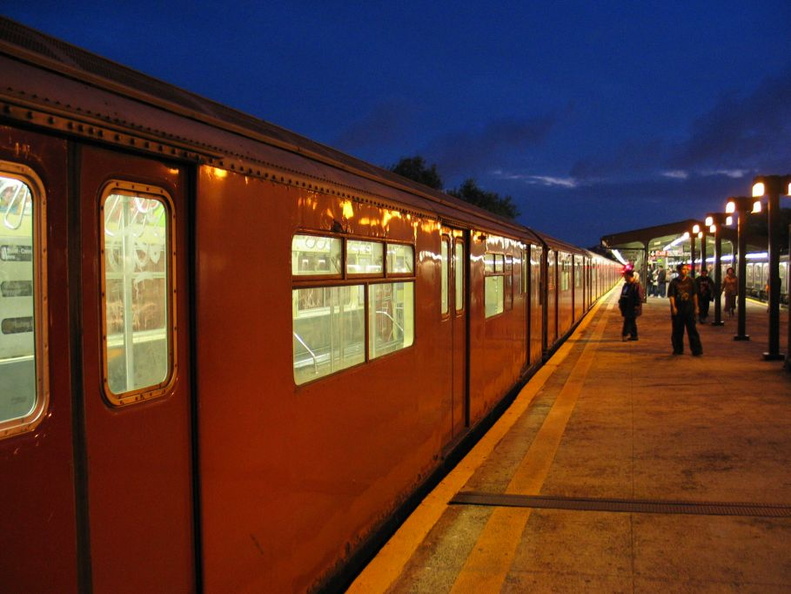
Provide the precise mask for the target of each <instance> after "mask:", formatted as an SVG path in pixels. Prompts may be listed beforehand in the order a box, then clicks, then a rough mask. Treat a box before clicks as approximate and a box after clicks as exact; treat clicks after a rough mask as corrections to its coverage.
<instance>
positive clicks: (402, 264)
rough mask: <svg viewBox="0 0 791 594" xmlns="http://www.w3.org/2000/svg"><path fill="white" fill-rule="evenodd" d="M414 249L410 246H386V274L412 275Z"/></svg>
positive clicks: (397, 244) (396, 244)
mask: <svg viewBox="0 0 791 594" xmlns="http://www.w3.org/2000/svg"><path fill="white" fill-rule="evenodd" d="M414 273H415V249H414V248H413V247H412V246H411V245H403V244H399V243H388V244H387V274H388V275H395V274H414Z"/></svg>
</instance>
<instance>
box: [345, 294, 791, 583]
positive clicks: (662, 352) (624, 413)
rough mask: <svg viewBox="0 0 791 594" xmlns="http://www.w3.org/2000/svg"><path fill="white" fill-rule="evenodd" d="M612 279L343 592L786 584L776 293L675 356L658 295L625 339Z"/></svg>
mask: <svg viewBox="0 0 791 594" xmlns="http://www.w3.org/2000/svg"><path fill="white" fill-rule="evenodd" d="M619 288H620V287H618V288H616V290H614V291H613V292H612V293H610V294H609V295H606V296H605V297H604V298H603V299H602V300H601V301H600V302H599V303H598V304H597V305H596V306H595V307H594V309H593V310H592V311H591V312H590V313H589V315H588V316H587V317H586V318H585V319H584V320H583V322H582V323H581V324H580V325H579V326H578V327H577V329H576V330H575V332H574V333H573V335H572V336H571V337H570V338H569V339H568V340H567V341H566V342H565V343H564V345H563V346H562V347H561V348H560V349H559V350H558V351H557V353H556V354H555V355H554V356H553V357H552V358H551V359H550V360H549V362H548V364H547V365H545V366H544V367H543V368H542V369H541V370H540V371H539V372H538V373H537V374H536V375H535V376H534V377H533V378H532V379H531V380H530V381H529V382H528V383H527V385H526V386H525V387H524V388H523V390H522V391H521V392H520V394H519V395H518V397H517V398H516V400H515V401H514V403H513V404H512V405H511V407H510V408H509V409H508V410H507V411H506V412H505V413H504V414H503V416H502V417H501V418H500V419H499V420H498V422H497V423H496V424H495V425H494V426H493V427H492V429H491V430H490V431H489V432H488V433H487V434H486V435H485V436H484V437H483V438H482V439H481V440H480V441H479V442H478V444H477V445H476V446H475V447H474V448H473V449H472V450H471V451H470V453H469V454H468V455H467V456H466V457H465V458H464V459H463V460H462V461H461V462H460V463H459V464H458V465H457V466H456V467H455V469H454V470H453V471H451V472H450V473H449V474H448V475H447V476H446V477H445V479H444V480H443V481H442V482H441V483H440V484H439V485H438V486H437V488H436V489H435V490H434V491H433V492H431V493H430V494H429V495H428V496H427V497H426V498H425V499H424V501H423V502H422V503H421V504H420V505H419V507H418V508H417V509H416V510H415V512H414V513H413V514H412V515H411V516H410V517H409V518H408V519H407V520H406V521H405V522H404V523H403V525H402V526H401V528H400V529H399V530H398V531H397V533H396V534H395V535H394V536H393V537H392V538H391V539H390V540H389V541H388V542H387V544H386V545H385V546H384V547H383V548H382V549H381V550H380V552H379V553H378V555H377V556H376V557H375V558H374V559H373V560H372V561H371V562H370V563H369V564H368V566H367V567H366V568H365V569H364V570H363V571H362V572H361V574H360V575H359V576H358V577H357V579H356V580H355V581H354V583H353V584H352V585H351V586H350V588H349V589H348V592H353V593H362V592H365V593H366V594H370V593H372V592H388V593H400V592H431V593H432V594H433V593H439V592H454V593H468V592H469V593H475V594H484V593H489V592H745V591H749V592H788V591H791V547H789V546H788V543H789V542H791V479H789V473H788V469H789V467H791V373H788V372H786V371H785V370H784V368H783V366H782V362H778V361H766V360H764V358H763V356H762V354H763V352H764V351H765V350H766V344H767V324H768V322H767V317H768V316H767V313H766V305H765V304H758V303H753V302H748V307H747V310H746V316H747V317H746V324H747V331H748V334H749V335H750V340H748V341H744V340H739V341H736V340H734V335H735V333H736V326H737V321H736V320H737V318H736V317H734V318H729V317H726V318H725V320H724V321H725V324H724V325H721V326H715V325H711V324H698V325H697V328H698V330H699V333H700V336H701V340H702V343H703V356H701V357H693V356H691V354H690V351H689V344H688V342H687V339H686V338H685V355H683V356H674V355H673V354H672V347H671V342H670V333H671V320H670V311H669V309H670V308H669V304H668V301H667V299H664V298H654V297H650V298H649V299H648V302H647V303H646V304H645V305H644V307H643V315H642V316H640V317H639V318H638V321H637V323H638V330H639V340H638V341H627V342H624V341H622V337H621V326H622V318H621V316H620V312H619V310H618V307H617V300H618V295H619ZM712 309H713V307H712ZM787 316H788V312H787V310H783V312H782V313H781V329H782V331H781V335H782V336H785V333H786V332H787V328H788V317H787ZM785 347H786V345H785V344H783V350H785Z"/></svg>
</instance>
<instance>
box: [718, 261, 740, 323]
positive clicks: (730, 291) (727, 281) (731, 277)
mask: <svg viewBox="0 0 791 594" xmlns="http://www.w3.org/2000/svg"><path fill="white" fill-rule="evenodd" d="M738 292H739V279H738V278H736V272H735V271H734V270H733V268H728V270H727V271H726V272H725V278H724V279H722V294H723V295H725V311H727V312H728V316H730V317H733V314H734V312H735V311H736V294H737V293H738Z"/></svg>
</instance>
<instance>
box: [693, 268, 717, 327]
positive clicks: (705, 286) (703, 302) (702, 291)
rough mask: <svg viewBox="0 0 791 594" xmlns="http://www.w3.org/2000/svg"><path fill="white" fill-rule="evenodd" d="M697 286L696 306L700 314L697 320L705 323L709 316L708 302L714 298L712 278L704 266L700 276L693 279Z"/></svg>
mask: <svg viewBox="0 0 791 594" xmlns="http://www.w3.org/2000/svg"><path fill="white" fill-rule="evenodd" d="M695 284H696V285H697V288H698V307H700V316H699V317H698V321H699V322H700V323H701V324H705V323H706V320H707V319H708V317H709V303H711V301H712V300H713V299H714V280H712V278H711V277H710V276H709V271H708V269H707V268H706V267H705V266H704V267H703V268H701V270H700V276H699V277H698V278H696V279H695Z"/></svg>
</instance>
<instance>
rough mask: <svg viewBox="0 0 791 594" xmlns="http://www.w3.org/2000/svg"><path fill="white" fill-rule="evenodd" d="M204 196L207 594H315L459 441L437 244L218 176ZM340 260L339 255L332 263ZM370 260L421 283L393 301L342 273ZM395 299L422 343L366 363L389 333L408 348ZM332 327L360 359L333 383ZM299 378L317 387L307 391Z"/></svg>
mask: <svg viewBox="0 0 791 594" xmlns="http://www.w3.org/2000/svg"><path fill="white" fill-rule="evenodd" d="M198 187H199V192H198V194H199V199H198V202H199V203H198V206H197V229H196V232H197V238H198V239H197V248H198V256H197V257H198V292H197V294H198V301H199V307H198V318H197V324H198V377H199V384H200V393H199V399H200V419H199V427H200V430H199V437H200V452H201V486H202V490H201V493H202V497H201V500H202V504H203V512H202V521H203V536H204V539H203V540H204V548H203V558H204V563H205V566H204V569H205V580H206V587H207V589H209V590H212V589H221V588H230V589H236V588H243V587H251V588H253V589H268V590H281V591H283V590H286V591H293V590H304V589H308V588H310V587H312V586H313V585H314V584H315V582H316V580H318V579H321V576H322V575H323V574H325V573H327V572H329V571H330V570H331V569H332V568H335V567H338V566H340V565H341V564H342V563H343V561H344V559H345V558H346V557H347V556H348V554H349V553H350V552H351V551H354V550H355V549H356V548H357V547H358V546H359V545H360V543H361V542H362V541H363V540H364V539H365V538H366V537H367V536H368V535H369V534H370V533H371V532H372V531H373V530H375V529H376V528H377V527H378V526H379V525H380V524H381V523H382V522H383V521H384V520H385V518H386V517H387V516H388V514H389V513H392V511H393V510H394V509H395V508H396V507H397V506H398V505H399V504H400V503H401V502H403V500H404V498H405V497H406V496H407V494H408V493H410V492H411V491H412V490H413V489H414V488H415V487H416V486H417V485H418V484H419V483H420V482H421V481H422V480H424V479H425V477H426V476H427V475H428V473H430V472H431V470H432V469H433V468H434V467H435V465H436V463H437V460H438V459H439V456H440V452H441V450H442V448H443V445H444V443H445V442H444V440H445V439H446V437H445V436H446V435H447V434H448V433H449V432H450V430H451V428H452V423H453V420H452V418H453V417H452V415H453V411H452V403H451V399H450V394H451V389H450V388H451V369H452V367H451V358H450V349H449V348H448V344H449V343H448V341H449V340H450V336H449V334H448V333H447V332H446V331H444V330H443V329H442V327H441V324H440V321H441V311H440V307H439V297H440V279H441V274H440V272H441V263H440V262H441V243H440V238H441V233H440V226H439V225H438V224H437V223H436V221H430V220H424V219H421V217H420V216H418V215H416V214H407V213H401V212H398V211H396V210H394V209H388V208H387V207H386V206H385V205H381V206H377V205H372V204H364V203H360V202H358V201H354V200H351V199H348V198H343V197H339V196H334V195H331V194H328V193H318V192H312V191H309V190H304V189H301V188H294V187H289V186H286V185H283V184H277V183H273V182H270V181H264V180H260V179H254V178H244V177H243V176H240V175H237V174H233V173H226V172H220V171H216V170H213V169H212V168H209V167H204V168H201V174H200V180H199V186H198ZM284 221H288V222H289V224H284ZM338 242H339V243H338ZM335 243H337V245H339V246H341V245H342V246H345V247H343V248H342V249H341V248H339V249H338V250H337V251H332V248H331V247H330V246H331V245H332V244H335ZM370 243H376V244H379V243H381V244H382V245H383V246H385V247H386V249H388V250H389V249H390V248H391V247H393V246H401V248H398V247H396V248H395V249H396V250H398V249H402V250H403V252H404V253H406V252H409V253H411V252H412V250H413V249H414V268H415V271H414V274H409V273H406V272H401V273H396V276H395V277H392V280H393V282H392V283H391V282H390V280H391V277H388V276H385V273H384V272H376V273H371V274H368V273H367V272H365V271H363V272H360V269H359V268H353V267H356V266H358V265H361V262H360V261H357V262H356V263H352V262H351V261H350V260H349V257H350V255H351V254H352V253H353V251H354V250H357V249H360V248H361V247H363V246H365V245H368V244H370ZM383 249H384V248H383ZM310 250H318V251H316V252H311V251H310ZM319 254H321V256H320V257H319ZM333 254H334V255H333ZM314 256H315V257H314ZM344 258H345V259H344ZM303 259H304V260H305V271H307V272H309V271H312V270H315V271H319V272H321V274H316V275H314V276H310V274H308V275H306V276H300V275H299V274H297V273H296V272H295V271H297V272H299V271H300V270H301V269H302V266H303V263H302V260H303ZM319 260H321V262H319ZM338 262H340V267H335V268H332V267H331V266H336V264H337V263H338ZM344 263H345V264H344ZM313 267H315V268H313ZM387 274H389V273H387ZM403 285H409V287H408V288H405V287H404V286H403ZM391 289H392V290H393V291H395V290H406V291H407V292H409V293H414V295H413V296H411V297H409V298H408V299H407V300H401V301H399V302H398V303H400V304H401V305H402V306H403V307H404V308H407V309H409V310H410V311H412V307H413V306H412V304H414V313H413V314H409V316H408V317H410V319H409V320H408V325H413V326H414V334H415V337H414V341H413V342H412V343H411V344H409V345H407V346H405V348H402V349H400V350H397V351H394V352H390V353H388V354H385V355H383V356H375V355H374V353H373V352H372V351H371V352H369V353H368V354H367V355H365V354H364V353H365V347H364V346H363V345H362V343H359V342H355V340H354V339H353V336H354V335H357V336H359V334H356V333H358V332H361V331H362V329H363V328H367V330H366V332H367V334H366V336H367V340H368V343H369V345H370V344H381V343H380V342H377V341H380V340H381V339H382V336H381V335H380V334H379V332H380V331H381V330H382V329H383V328H386V329H387V332H388V333H393V334H398V333H399V332H400V330H399V329H398V326H401V330H404V323H403V319H400V318H399V317H398V315H397V313H398V307H393V306H394V305H395V301H391V300H390V296H392V295H393V293H391ZM383 295H387V296H388V297H387V299H383V298H382V296H383ZM365 303H368V304H369V305H374V304H376V307H369V308H368V309H366V310H364V309H363V307H364V304H365ZM399 307H400V306H399ZM333 312H334V313H333ZM364 312H365V313H364ZM385 314H386V315H385ZM329 315H333V316H334V318H333V319H334V320H335V322H333V324H338V325H340V327H343V328H346V330H344V334H335V336H336V337H337V339H338V340H343V341H345V343H346V355H348V357H351V359H349V362H350V364H349V365H348V366H346V367H345V368H341V369H338V370H336V371H334V372H331V373H324V371H322V369H323V366H324V365H325V363H324V361H325V360H326V358H327V357H331V356H332V357H334V356H335V355H334V354H333V353H336V351H334V350H333V351H332V353H331V352H329V351H326V350H325V349H324V347H322V344H324V343H323V342H322V335H321V334H320V333H318V332H317V329H318V327H319V326H318V325H317V324H318V323H319V322H320V321H321V320H322V319H325V318H326V316H329ZM366 320H367V321H366ZM376 320H388V321H390V322H393V324H384V325H379V324H377V322H376ZM328 321H329V320H328ZM307 322H311V323H312V324H308V323H307ZM395 322H398V323H397V324H395ZM325 328H326V329H327V330H326V331H327V332H331V333H332V332H335V331H334V330H332V327H331V326H330V325H327V326H325ZM297 336H299V338H297ZM284 345H293V348H291V347H285V348H284ZM336 346H337V341H336ZM218 348H219V349H221V351H220V352H218V350H217V349H218ZM360 348H362V349H363V350H359V349H360ZM336 354H337V353H336ZM358 357H359V358H358ZM337 361H339V362H340V363H341V364H342V365H345V363H344V362H343V361H341V360H340V359H338V360H337ZM304 362H308V363H309V365H308V367H307V370H308V371H310V373H313V372H314V370H317V371H319V372H320V373H319V374H318V375H316V376H315V377H312V376H311V375H304V371H305V369H306V368H305V367H304V366H303V363H304ZM416 378H419V381H415V380H416ZM363 452H364V455H361V454H362V453H363Z"/></svg>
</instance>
